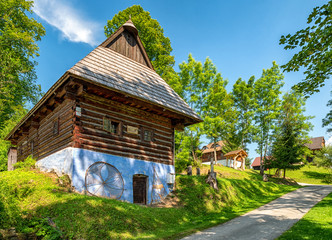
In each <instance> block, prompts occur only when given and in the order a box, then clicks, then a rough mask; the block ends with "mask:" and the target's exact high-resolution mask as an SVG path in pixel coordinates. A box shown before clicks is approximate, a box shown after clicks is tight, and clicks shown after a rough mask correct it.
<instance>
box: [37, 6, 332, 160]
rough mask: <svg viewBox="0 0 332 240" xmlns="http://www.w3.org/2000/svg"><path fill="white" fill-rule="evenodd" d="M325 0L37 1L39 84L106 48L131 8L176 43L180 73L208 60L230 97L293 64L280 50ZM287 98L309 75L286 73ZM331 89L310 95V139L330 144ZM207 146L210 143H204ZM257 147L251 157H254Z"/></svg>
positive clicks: (49, 82) (44, 87) (289, 53)
mask: <svg viewBox="0 0 332 240" xmlns="http://www.w3.org/2000/svg"><path fill="white" fill-rule="evenodd" d="M326 2H327V1H326V0H325V1H323V0H278V1H275V0H250V1H249V0H232V1H229V0H205V1H194V0H190V1H188V0H181V1H179V0H169V1H161V0H146V1H135V0H120V1H113V0H95V1H88V0H35V4H34V8H33V10H34V13H33V14H32V16H33V17H34V18H35V19H36V20H37V21H38V22H40V23H42V25H43V26H44V27H45V29H46V36H45V37H43V38H42V40H41V41H40V42H38V46H39V48H40V50H39V54H40V56H39V57H38V58H37V59H36V61H37V62H38V66H37V67H36V72H37V76H38V80H37V83H38V84H40V85H41V87H42V90H43V91H44V92H46V91H47V90H48V89H49V88H50V87H51V86H52V85H53V84H54V83H55V82H56V81H57V80H58V79H59V78H60V77H61V76H62V75H63V74H64V73H65V72H66V71H67V70H68V69H69V68H71V67H72V66H73V65H74V64H75V63H76V62H78V61H79V60H81V59H82V58H84V57H85V56H86V55H87V54H88V53H89V52H91V51H92V50H93V49H94V48H95V47H97V46H98V45H99V44H100V43H101V42H103V41H104V40H105V39H106V37H105V35H104V26H105V25H106V23H107V20H111V19H112V17H113V16H114V15H115V14H117V13H118V12H120V11H122V10H124V9H126V8H127V7H130V6H132V5H135V4H137V5H141V6H142V7H143V9H144V10H146V11H149V12H150V14H151V17H152V18H154V19H156V20H157V21H158V22H159V23H160V25H161V27H162V28H163V29H164V35H165V36H166V37H169V38H170V41H171V46H172V48H173V51H172V55H174V56H175V60H176V67H175V69H176V70H178V67H177V66H178V64H179V63H181V62H183V61H186V60H187V58H188V55H189V53H191V54H192V55H193V57H194V58H195V59H196V60H198V61H202V62H204V60H205V59H206V57H209V58H210V59H211V60H212V61H213V63H214V64H215V65H216V67H217V69H218V71H219V72H220V73H221V74H222V76H223V77H224V78H226V79H228V81H229V83H228V86H227V90H228V91H230V90H231V89H232V86H233V84H234V83H235V81H236V80H237V79H238V78H240V77H241V78H242V79H244V80H248V79H249V78H250V76H253V75H254V76H255V77H256V79H257V78H259V77H260V76H261V74H262V70H263V69H267V68H270V67H271V66H272V62H273V61H276V63H277V64H278V65H279V66H280V65H283V64H285V63H287V61H288V60H290V58H291V57H292V55H293V54H294V53H295V52H296V51H290V50H287V51H286V50H284V49H283V46H281V45H279V39H280V37H281V36H282V35H287V34H289V33H290V34H294V33H295V32H296V31H297V30H300V29H303V28H305V27H306V26H307V25H306V22H307V17H308V15H309V14H310V12H311V11H312V9H313V8H314V7H316V6H320V5H323V4H324V3H326ZM284 76H285V78H284V82H285V85H284V87H283V89H282V90H283V92H286V91H289V90H290V88H291V87H292V86H293V85H294V84H296V83H298V82H299V81H301V80H302V79H304V75H303V69H300V71H299V72H296V73H294V72H292V73H284ZM330 91H331V83H329V82H328V84H326V85H325V86H324V87H323V88H321V89H320V92H319V93H316V94H314V95H312V96H311V97H310V98H309V99H308V100H307V104H306V115H311V116H314V117H315V118H314V119H312V120H311V122H312V124H313V125H314V128H313V130H312V131H311V132H310V134H309V135H310V136H311V137H319V136H324V137H325V140H326V141H327V142H332V138H330V136H329V135H328V134H327V133H326V128H323V127H322V119H323V118H324V117H325V115H326V113H327V112H328V111H329V108H328V107H326V103H327V101H328V100H329V99H330V98H331V95H330ZM205 141H206V140H205ZM256 156H258V154H257V153H256V152H255V145H250V146H249V157H250V158H255V157H256Z"/></svg>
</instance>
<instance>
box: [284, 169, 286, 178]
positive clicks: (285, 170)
mask: <svg viewBox="0 0 332 240" xmlns="http://www.w3.org/2000/svg"><path fill="white" fill-rule="evenodd" d="M285 178H286V168H284V179H285Z"/></svg>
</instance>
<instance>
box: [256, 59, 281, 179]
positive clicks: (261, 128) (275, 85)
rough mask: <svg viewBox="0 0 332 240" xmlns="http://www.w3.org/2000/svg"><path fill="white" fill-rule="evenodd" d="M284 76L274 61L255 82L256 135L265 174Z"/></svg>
mask: <svg viewBox="0 0 332 240" xmlns="http://www.w3.org/2000/svg"><path fill="white" fill-rule="evenodd" d="M283 78H284V76H283V75H282V73H281V72H280V69H279V67H278V65H277V64H276V63H275V62H273V63H272V67H271V68H270V69H267V70H263V73H262V76H261V77H260V78H259V79H258V80H257V81H256V82H255V83H254V96H255V103H254V108H255V115H254V119H255V125H256V126H257V133H256V135H255V137H254V139H255V142H256V143H257V145H258V151H257V152H258V153H259V154H260V157H261V160H260V161H261V162H260V173H261V175H263V174H264V168H263V159H265V158H266V156H267V152H268V148H269V147H270V144H271V142H272V140H273V134H272V133H273V129H274V126H275V123H276V121H277V118H278V115H279V110H280V99H279V95H280V93H281V91H280V88H281V87H282V86H283V82H282V80H283Z"/></svg>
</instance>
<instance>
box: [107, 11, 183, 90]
mask: <svg viewBox="0 0 332 240" xmlns="http://www.w3.org/2000/svg"><path fill="white" fill-rule="evenodd" d="M130 18H131V20H132V22H133V23H134V25H135V26H136V28H137V30H138V32H139V36H140V38H141V41H142V43H143V46H144V48H145V50H146V52H147V54H148V56H149V58H150V60H151V62H152V65H153V67H154V69H155V71H156V72H157V73H158V74H159V75H160V76H161V77H162V78H163V79H165V80H166V81H167V82H168V83H169V82H172V83H171V84H170V85H173V84H178V83H177V81H176V79H177V77H176V73H175V71H174V69H173V66H174V63H175V60H174V56H171V52H172V47H171V41H170V40H169V38H168V37H165V36H164V30H163V29H162V27H161V26H160V24H159V22H158V21H157V20H156V19H152V18H151V16H150V13H149V12H147V11H144V9H143V8H142V7H141V6H139V5H133V6H131V7H128V8H127V9H125V10H123V11H120V12H119V13H118V14H116V15H115V16H114V17H113V18H112V19H111V20H108V21H107V25H106V26H105V27H104V29H105V35H106V36H107V37H109V36H110V35H112V34H113V33H114V32H115V31H116V30H117V29H118V28H119V27H121V26H122V25H123V24H124V23H125V22H126V21H128V20H129V19H130ZM174 78H175V79H174Z"/></svg>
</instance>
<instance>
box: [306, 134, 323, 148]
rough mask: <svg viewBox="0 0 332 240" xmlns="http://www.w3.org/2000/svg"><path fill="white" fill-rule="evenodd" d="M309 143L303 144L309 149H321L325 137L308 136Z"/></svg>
mask: <svg viewBox="0 0 332 240" xmlns="http://www.w3.org/2000/svg"><path fill="white" fill-rule="evenodd" d="M310 142H311V143H306V144H305V146H306V147H308V148H309V149H310V150H316V149H321V148H323V147H324V146H325V139H324V137H315V138H310Z"/></svg>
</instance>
